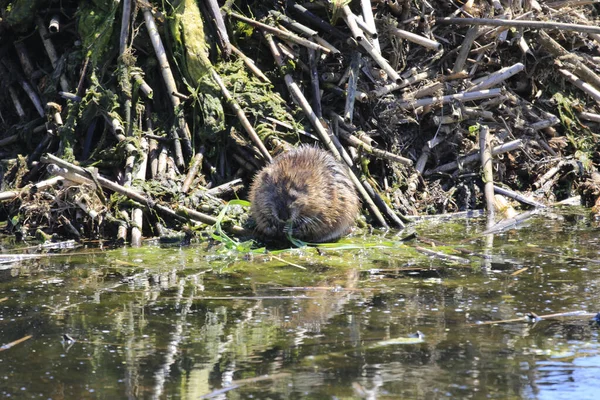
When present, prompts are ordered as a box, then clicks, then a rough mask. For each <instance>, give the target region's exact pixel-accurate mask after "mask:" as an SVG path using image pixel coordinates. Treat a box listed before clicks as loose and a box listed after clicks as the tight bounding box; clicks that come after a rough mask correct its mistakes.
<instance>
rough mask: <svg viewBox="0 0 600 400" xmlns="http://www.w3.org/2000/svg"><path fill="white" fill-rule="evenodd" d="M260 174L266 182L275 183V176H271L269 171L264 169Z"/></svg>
mask: <svg viewBox="0 0 600 400" xmlns="http://www.w3.org/2000/svg"><path fill="white" fill-rule="evenodd" d="M260 175H261V176H260V177H261V178H262V180H263V182H264V183H266V184H270V183H273V177H272V176H271V174H269V171H266V170H263V171H262V172H261V174H260Z"/></svg>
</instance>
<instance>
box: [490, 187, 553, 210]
mask: <svg viewBox="0 0 600 400" xmlns="http://www.w3.org/2000/svg"><path fill="white" fill-rule="evenodd" d="M494 192H495V193H498V194H501V195H502V196H506V197H510V198H511V199H515V200H517V201H519V202H521V203H523V204H527V205H529V206H533V207H537V208H544V207H546V205H544V204H542V203H538V202H537V201H535V200H531V199H530V198H528V197H525V196H523V195H522V194H520V193H517V192H515V191H513V190H510V189H506V188H502V187H500V186H496V185H494Z"/></svg>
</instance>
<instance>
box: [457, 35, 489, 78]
mask: <svg viewBox="0 0 600 400" xmlns="http://www.w3.org/2000/svg"><path fill="white" fill-rule="evenodd" d="M482 33H483V30H482V29H481V28H480V27H477V26H472V27H470V28H469V30H468V31H467V34H466V35H465V38H464V39H463V41H462V43H461V45H460V49H459V50H458V56H456V60H455V61H454V68H452V72H454V73H457V72H460V71H462V70H463V69H464V68H465V63H466V62H467V58H468V57H469V52H470V51H471V46H472V45H473V42H475V39H477V37H478V36H480V35H481V34H482Z"/></svg>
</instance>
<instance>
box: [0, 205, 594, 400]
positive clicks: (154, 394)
mask: <svg viewBox="0 0 600 400" xmlns="http://www.w3.org/2000/svg"><path fill="white" fill-rule="evenodd" d="M588 222H589V221H588V220H587V218H584V217H573V216H569V217H568V218H563V219H560V218H558V219H546V218H543V217H540V218H539V219H538V220H533V221H531V222H530V224H529V225H528V226H525V227H523V228H521V229H518V230H513V231H509V232H507V233H505V234H500V235H496V236H495V237H494V240H493V241H491V240H489V239H488V240H487V241H486V240H485V239H483V238H477V237H476V236H475V233H476V232H477V231H478V230H479V231H480V230H483V229H484V226H483V224H479V225H477V224H474V223H473V221H469V223H468V224H464V225H461V224H455V223H452V224H450V223H445V224H444V225H433V224H432V225H428V226H421V227H419V228H418V231H419V234H420V235H421V236H425V237H431V238H434V239H438V240H440V241H443V242H445V243H449V244H450V246H448V247H443V246H441V247H440V246H439V245H438V246H437V247H436V248H435V251H436V252H447V253H448V254H454V255H456V254H458V255H459V256H460V257H462V258H465V257H466V258H468V259H469V260H470V265H469V264H448V261H447V260H443V259H439V258H436V257H429V256H423V255H422V254H421V253H420V252H418V251H415V248H414V247H412V246H411V244H408V245H407V246H402V247H398V248H397V249H392V248H385V249H377V248H368V249H365V250H352V251H325V252H323V254H320V255H319V254H316V252H314V253H313V252H310V251H306V250H302V251H295V252H292V253H284V254H281V255H279V257H281V258H283V259H285V260H288V261H292V262H293V263H296V264H300V265H303V266H304V267H306V268H307V270H300V269H297V268H295V267H293V266H291V265H290V264H288V263H285V262H281V261H278V260H276V259H274V260H269V259H268V258H265V259H261V257H254V259H253V260H252V261H248V260H242V259H241V258H238V256H236V255H227V256H220V255H218V254H215V253H206V252H204V251H203V250H200V249H198V248H194V247H192V248H183V249H173V248H162V249H159V248H147V249H123V250H117V251H112V252H105V253H99V254H88V255H81V256H76V255H71V256H66V257H64V258H51V259H44V258H42V259H37V260H28V261H23V262H20V263H17V264H13V265H7V266H3V267H2V268H3V269H1V270H0V346H1V345H5V344H9V343H16V344H14V345H13V346H12V347H9V348H4V349H0V365H1V368H0V397H2V398H9V397H12V398H32V397H36V398H37V397H41V398H52V399H61V398H64V399H71V398H78V399H79V398H83V399H84V398H109V397H111V396H112V397H113V398H124V397H127V398H129V399H137V398H157V399H158V398H161V399H162V398H175V397H179V398H189V399H192V398H193V399H198V398H202V396H204V398H220V399H225V398H250V397H251V396H253V397H254V398H267V397H269V398H281V399H284V398H285V399H287V398H304V397H311V398H333V397H337V398H343V397H352V398H367V399H376V398H425V399H429V398H431V399H436V398H446V397H454V398H502V399H504V398H542V399H545V398H549V399H553V398H556V399H558V398H577V399H585V398H592V395H593V394H594V393H595V388H596V387H598V385H599V384H600V371H599V369H600V359H599V355H600V351H599V346H598V327H597V326H595V325H594V324H590V323H588V319H589V318H588V319H582V318H576V317H571V318H562V319H555V320H542V321H539V322H536V323H525V322H512V323H504V324H496V325H481V324H478V322H480V321H500V320H511V319H518V318H522V317H523V316H525V315H527V314H528V313H531V312H535V313H536V314H538V315H544V314H552V313H564V312H567V311H586V312H591V313H594V312H597V311H598V310H599V309H600V300H598V299H599V298H600V296H599V294H600V293H598V291H599V286H598V271H600V265H599V263H598V262H597V261H596V260H597V258H598V254H599V251H600V243H599V241H598V238H597V237H596V234H595V232H593V228H590V227H589V223H588ZM541 224H543V226H542V225H541ZM467 231H468V235H469V236H473V237H474V238H473V239H472V240H463V238H464V237H465V236H466V232H467ZM457 238H458V239H457ZM419 246H425V244H423V243H419ZM456 249H461V250H463V252H462V253H455V250H456ZM484 253H486V254H489V256H490V257H489V258H486V259H484V260H485V262H484V263H483V268H481V266H482V258H481V257H479V256H477V255H476V254H484ZM469 254H471V256H469ZM517 271H518V273H517V274H514V273H515V272H517ZM417 331H422V332H423V333H424V334H425V338H424V340H423V341H420V340H416V341H410V340H405V339H408V338H409V335H410V334H413V333H415V332H417ZM65 334H66V335H70V336H71V337H72V338H73V339H74V340H75V341H74V342H73V341H69V340H66V339H65V336H64V335H65ZM29 335H31V338H30V339H28V340H24V341H21V342H18V341H19V340H20V339H22V338H26V337H27V336H29Z"/></svg>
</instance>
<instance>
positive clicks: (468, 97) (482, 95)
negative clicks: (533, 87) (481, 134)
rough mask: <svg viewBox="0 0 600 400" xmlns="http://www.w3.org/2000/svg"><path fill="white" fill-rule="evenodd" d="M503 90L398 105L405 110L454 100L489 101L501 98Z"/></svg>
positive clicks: (404, 102)
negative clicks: (493, 98)
mask: <svg viewBox="0 0 600 400" xmlns="http://www.w3.org/2000/svg"><path fill="white" fill-rule="evenodd" d="M501 92H502V90H501V89H486V90H479V91H477V92H468V93H467V92H462V93H457V94H450V95H447V96H442V97H429V98H426V99H419V100H415V101H402V102H399V103H398V107H400V108H404V109H415V108H419V107H423V106H428V105H431V104H434V103H440V104H447V103H450V102H452V101H454V100H458V101H461V102H463V103H464V102H466V101H474V100H481V99H488V98H492V97H498V96H500V94H501Z"/></svg>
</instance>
